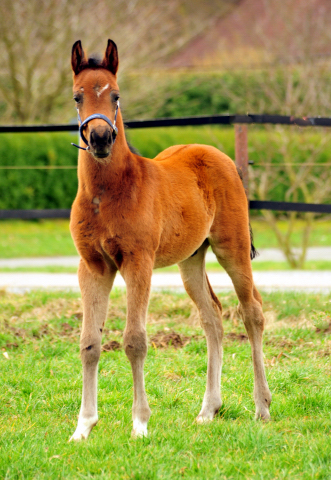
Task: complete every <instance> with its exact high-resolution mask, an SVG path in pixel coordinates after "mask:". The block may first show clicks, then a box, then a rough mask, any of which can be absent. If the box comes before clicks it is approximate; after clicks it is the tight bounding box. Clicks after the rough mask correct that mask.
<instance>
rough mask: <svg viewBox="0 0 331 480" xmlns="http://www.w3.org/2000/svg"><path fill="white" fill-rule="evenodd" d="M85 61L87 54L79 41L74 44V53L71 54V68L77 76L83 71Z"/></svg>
mask: <svg viewBox="0 0 331 480" xmlns="http://www.w3.org/2000/svg"><path fill="white" fill-rule="evenodd" d="M84 60H85V53H84V50H83V47H82V43H81V41H80V40H77V42H75V43H74V44H73V47H72V53H71V66H72V69H73V71H74V73H75V75H78V74H79V72H80V71H81V66H82V63H83V62H84Z"/></svg>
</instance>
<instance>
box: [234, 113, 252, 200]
mask: <svg viewBox="0 0 331 480" xmlns="http://www.w3.org/2000/svg"><path fill="white" fill-rule="evenodd" d="M234 131H235V157H236V158H235V161H236V165H237V168H238V170H239V173H240V175H241V178H242V182H243V185H244V189H245V193H246V196H247V199H248V193H249V192H248V188H249V187H248V147H247V125H242V124H238V123H236V124H235V126H234Z"/></svg>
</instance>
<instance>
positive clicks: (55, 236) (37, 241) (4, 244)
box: [0, 218, 331, 273]
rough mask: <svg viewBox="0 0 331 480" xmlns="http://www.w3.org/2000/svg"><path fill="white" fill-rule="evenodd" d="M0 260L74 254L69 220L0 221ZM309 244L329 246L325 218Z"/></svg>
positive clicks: (265, 233)
mask: <svg viewBox="0 0 331 480" xmlns="http://www.w3.org/2000/svg"><path fill="white" fill-rule="evenodd" d="M251 225H252V228H253V232H254V243H255V246H256V247H257V249H262V248H276V247H277V240H276V237H275V235H274V233H273V232H272V230H271V229H270V227H269V226H268V225H267V224H266V222H265V221H263V220H262V219H259V218H253V219H252V220H251ZM278 226H279V228H280V229H281V230H285V229H286V227H287V224H286V220H280V221H279V222H278ZM0 229H1V238H0V259H1V258H22V257H43V256H50V257H52V256H67V255H77V252H76V249H75V247H74V244H73V242H72V239H71V236H70V231H69V220H41V221H22V220H10V221H8V220H6V221H0ZM302 229H303V223H302V222H301V221H300V220H298V221H297V222H296V224H295V228H294V231H293V245H295V246H298V245H300V235H301V232H302ZM310 246H322V247H323V246H331V229H330V221H329V220H317V221H316V222H315V224H314V229H313V231H312V234H311V239H310ZM252 265H253V269H254V270H260V271H261V270H287V269H289V268H290V267H289V265H288V263H287V262H272V261H270V262H256V261H255V262H253V264H252ZM305 268H306V269H307V270H326V269H328V270H329V269H331V262H330V261H328V260H325V261H308V262H306V265H305ZM208 270H209V271H220V270H222V268H221V267H220V266H219V265H218V264H217V263H213V264H209V265H208ZM0 271H2V272H6V271H21V272H23V271H34V272H58V273H62V272H69V273H70V272H72V273H73V272H75V271H76V268H70V267H62V266H59V267H56V266H51V267H45V268H38V267H29V268H24V267H20V268H16V269H7V268H0ZM165 271H178V269H177V267H176V266H174V267H170V268H168V269H166V270H165Z"/></svg>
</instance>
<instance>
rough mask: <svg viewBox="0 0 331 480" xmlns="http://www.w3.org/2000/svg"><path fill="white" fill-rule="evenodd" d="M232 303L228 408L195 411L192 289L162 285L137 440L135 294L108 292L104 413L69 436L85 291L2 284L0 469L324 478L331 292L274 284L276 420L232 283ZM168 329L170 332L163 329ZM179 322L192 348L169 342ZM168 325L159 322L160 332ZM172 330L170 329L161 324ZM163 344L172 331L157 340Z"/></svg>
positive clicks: (269, 307)
mask: <svg viewBox="0 0 331 480" xmlns="http://www.w3.org/2000/svg"><path fill="white" fill-rule="evenodd" d="M220 299H221V301H222V303H223V307H224V327H225V337H224V367H223V375H222V397H223V402H224V404H223V407H222V409H221V411H220V413H219V414H218V415H217V417H216V418H215V419H214V421H213V422H212V423H211V424H208V425H202V426H201V425H197V424H195V421H194V419H195V416H196V415H197V413H198V412H199V409H200V406H201V401H202V397H203V393H204V388H205V379H206V345H205V339H204V338H203V333H202V330H201V329H200V328H199V326H198V321H197V317H196V313H195V310H194V308H193V307H192V304H191V302H190V300H189V299H188V298H187V296H185V295H181V294H169V293H166V292H164V293H155V294H153V295H152V298H151V302H150V309H149V317H148V335H149V339H150V347H149V351H148V357H147V361H146V365H145V372H146V389H147V395H148V398H149V402H150V406H151V408H152V417H151V420H150V423H149V433H150V434H149V437H148V438H144V439H139V440H132V439H131V437H130V432H131V404H132V393H133V392H132V376H131V371H130V366H129V362H128V360H127V359H126V356H125V353H124V351H123V349H122V348H121V344H122V332H123V328H124V325H125V294H124V293H123V292H122V291H121V290H116V291H114V292H113V293H112V295H111V306H110V310H109V319H108V322H107V324H106V330H105V334H104V338H103V344H106V343H107V342H109V340H115V341H117V342H118V344H119V347H120V348H119V349H118V350H115V351H103V352H102V355H101V360H100V364H99V418H100V420H99V423H98V425H97V426H96V427H95V428H94V430H93V431H92V433H91V435H90V437H89V439H88V441H85V442H82V443H79V444H76V443H68V439H69V438H70V436H71V434H72V433H73V431H74V429H75V424H76V421H77V415H78V411H79V406H80V395H81V384H82V382H81V365H80V360H79V346H78V343H79V332H80V325H81V315H82V307H81V301H80V298H79V296H78V295H75V294H69V293H59V292H58V293H46V292H33V293H30V294H26V295H23V296H15V295H9V294H4V293H3V294H2V295H1V297H0V303H1V309H0V312H1V313H0V348H1V355H0V364H1V366H0V369H1V370H0V371H1V387H2V388H1V392H0V412H1V419H2V421H1V426H0V431H1V434H0V478H4V479H8V480H9V479H18V478H20V479H21V478H24V479H30V478H33V479H53V478H54V479H55V478H61V479H62V478H63V479H80V478H81V479H88V478H96V479H108V478H114V479H117V478H118V479H131V478H133V479H144V480H145V479H161V478H163V479H179V478H189V479H192V478H194V479H200V478H201V479H206V478H208V479H216V478H217V479H238V478H239V479H241V478H242V479H285V478H286V479H289V478H290V479H312V478H316V479H327V478H330V477H331V442H330V425H331V395H330V394H331V386H330V375H331V367H330V354H331V336H330V330H331V295H327V296H326V295H307V294H299V293H297V294H293V293H291V294H289V293H279V292H278V293H273V294H268V295H267V294H265V295H264V311H265V315H266V318H267V321H268V324H267V328H266V332H265V336H264V352H265V364H266V368H267V377H268V382H269V386H270V389H271V392H272V395H273V401H272V404H271V415H272V421H271V422H269V423H267V424H263V423H260V422H255V421H254V420H253V415H254V403H253V398H252V389H253V371H252V364H251V357H250V356H251V352H250V346H249V343H248V342H247V338H246V336H245V331H244V327H243V325H242V322H241V321H240V320H239V318H238V316H237V314H236V309H235V305H236V303H237V302H236V299H235V297H234V295H232V294H224V295H220ZM160 332H161V333H160ZM168 333H172V334H173V335H172V337H173V338H175V336H174V333H176V336H177V337H176V338H181V340H182V343H183V344H184V346H183V348H177V349H175V348H174V347H173V346H171V345H170V346H169V345H168V346H167V345H165V346H163V348H159V343H158V342H157V338H160V335H163V334H168ZM157 334H158V335H157ZM163 338H165V337H163ZM161 343H162V342H161Z"/></svg>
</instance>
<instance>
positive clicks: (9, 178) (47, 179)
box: [0, 133, 77, 209]
mask: <svg viewBox="0 0 331 480" xmlns="http://www.w3.org/2000/svg"><path fill="white" fill-rule="evenodd" d="M76 139H77V134H76V135H70V134H62V133H40V134H28V133H25V134H1V135H0V140H1V141H0V168H1V167H3V166H18V167H19V166H52V165H74V166H75V165H77V149H75V148H74V147H72V146H71V145H70V142H72V141H76ZM76 192H77V170H76V169H73V170H37V169H36V170H25V169H24V170H16V169H15V170H5V169H0V208H1V209H20V208H24V209H32V208H70V206H71V204H72V202H73V200H74V198H75V195H76Z"/></svg>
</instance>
